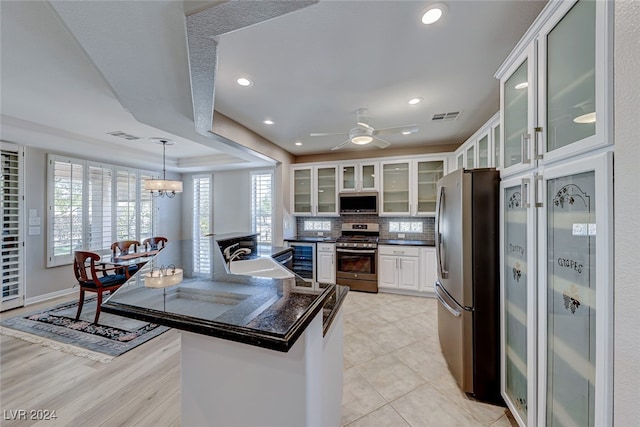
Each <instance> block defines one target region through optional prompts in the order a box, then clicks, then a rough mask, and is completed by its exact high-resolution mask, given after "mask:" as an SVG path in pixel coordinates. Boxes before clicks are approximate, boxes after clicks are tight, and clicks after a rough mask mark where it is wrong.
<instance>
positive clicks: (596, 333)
mask: <svg viewBox="0 0 640 427" xmlns="http://www.w3.org/2000/svg"><path fill="white" fill-rule="evenodd" d="M612 6H613V2H600V1H589V0H579V1H562V2H550V3H549V4H548V5H547V6H546V7H545V9H544V10H543V11H542V13H541V15H540V17H538V19H537V20H536V22H535V23H534V24H533V26H532V28H531V29H530V30H529V31H528V32H527V34H526V35H525V38H524V39H523V40H522V41H521V42H520V43H519V44H518V45H517V46H516V48H515V50H514V52H513V53H512V55H511V56H510V57H509V58H508V59H507V60H506V61H505V63H504V64H503V66H502V67H501V68H500V70H499V71H498V73H497V74H496V77H497V78H499V79H500V82H501V120H502V130H501V132H502V138H501V139H502V140H503V146H502V150H501V151H502V158H503V165H504V168H503V169H502V177H503V181H502V183H501V187H500V188H501V224H502V226H501V227H502V230H501V241H502V244H501V310H502V316H501V319H502V320H501V322H502V323H501V352H502V357H501V360H502V375H501V378H502V384H501V388H502V396H503V397H504V399H505V401H506V403H507V405H508V406H509V408H510V410H511V412H512V413H513V415H514V417H515V418H516V420H517V422H518V424H520V425H521V426H525V425H527V426H536V425H548V426H554V425H579V426H601V425H602V426H604V425H612V424H613V420H612V401H613V396H612V366H613V365H612V361H613V342H612V335H613V334H612V332H613V327H612V326H613V322H612V318H613V304H612V303H613V267H612V266H613V261H612V254H613V228H612V222H613V217H612V206H613V192H612V188H613V153H612V152H613V150H612V147H611V146H610V144H612V142H613V139H612V132H611V121H610V112H611V105H612V104H611V90H610V87H611V86H610V77H611V76H610V75H609V68H608V67H609V64H610V63H611V62H610V55H611V51H610V49H609V45H610V42H611V40H612V27H611V25H610V23H611V16H612V15H611V8H612ZM569 57H570V58H571V61H567V58H569Z"/></svg>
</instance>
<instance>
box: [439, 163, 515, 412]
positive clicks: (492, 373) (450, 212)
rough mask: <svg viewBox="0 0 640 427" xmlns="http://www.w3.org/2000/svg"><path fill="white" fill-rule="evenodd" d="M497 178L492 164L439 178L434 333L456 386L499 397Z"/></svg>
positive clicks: (479, 395) (478, 395)
mask: <svg viewBox="0 0 640 427" xmlns="http://www.w3.org/2000/svg"><path fill="white" fill-rule="evenodd" d="M499 181H500V174H499V173H498V172H497V171H496V170H495V169H474V170H463V169H458V170H456V171H455V172H452V173H450V174H448V175H445V176H444V177H442V178H441V179H440V180H439V181H438V201H437V206H436V211H437V214H436V264H437V270H438V279H437V280H436V282H435V284H434V288H435V293H436V296H437V297H438V300H439V304H438V336H439V338H440V346H441V348H442V353H443V354H444V357H445V359H446V361H447V364H448V365H449V370H450V371H451V373H452V374H453V376H454V377H455V379H456V382H457V383H458V385H459V386H460V388H461V389H462V390H463V391H464V392H465V393H468V394H469V395H472V396H473V397H475V398H476V399H478V400H482V401H486V402H492V403H499V404H503V401H502V398H501V397H500V341H499V340H500V311H499V307H500V300H499V298H500V286H499V280H500V278H499V277H500V276H499V274H498V271H499V270H498V269H499V258H498V256H499V236H498V234H499V227H498V220H499V213H498V209H499Z"/></svg>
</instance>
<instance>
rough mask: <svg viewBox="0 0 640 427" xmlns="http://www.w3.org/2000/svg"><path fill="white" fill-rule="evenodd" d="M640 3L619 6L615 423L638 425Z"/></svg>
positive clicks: (616, 94) (615, 65) (617, 45)
mask: <svg viewBox="0 0 640 427" xmlns="http://www.w3.org/2000/svg"><path fill="white" fill-rule="evenodd" d="M639 22H640V2H638V1H616V2H615V50H614V74H615V175H616V176H615V229H616V231H615V323H614V325H615V343H614V351H615V361H614V422H615V425H616V426H620V427H622V426H631V425H638V413H639V411H638V385H639V384H640V328H639V327H638V325H640V309H639V308H638V303H640V275H639V274H638V260H640V250H638V242H640V226H639V225H638V218H640V214H639V212H640V168H639V165H640V127H639V126H638V118H639V117H640V107H639V103H640V84H639V83H638V82H639V81H640V26H639V25H638V23H639Z"/></svg>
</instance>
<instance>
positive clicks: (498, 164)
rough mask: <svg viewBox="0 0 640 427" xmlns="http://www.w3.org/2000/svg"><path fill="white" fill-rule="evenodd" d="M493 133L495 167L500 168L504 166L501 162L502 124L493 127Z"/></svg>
mask: <svg viewBox="0 0 640 427" xmlns="http://www.w3.org/2000/svg"><path fill="white" fill-rule="evenodd" d="M491 133H492V137H493V144H492V145H493V167H494V168H496V169H500V168H501V167H502V163H501V162H500V125H497V126H495V127H494V128H493V129H491Z"/></svg>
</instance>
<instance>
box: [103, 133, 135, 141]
mask: <svg viewBox="0 0 640 427" xmlns="http://www.w3.org/2000/svg"><path fill="white" fill-rule="evenodd" d="M107 135H112V136H115V137H117V138H122V139H126V140H128V141H135V140H137V139H142V138H140V137H139V136H133V135H130V134H128V133H125V132H122V131H121V130H116V131H113V132H107Z"/></svg>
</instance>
